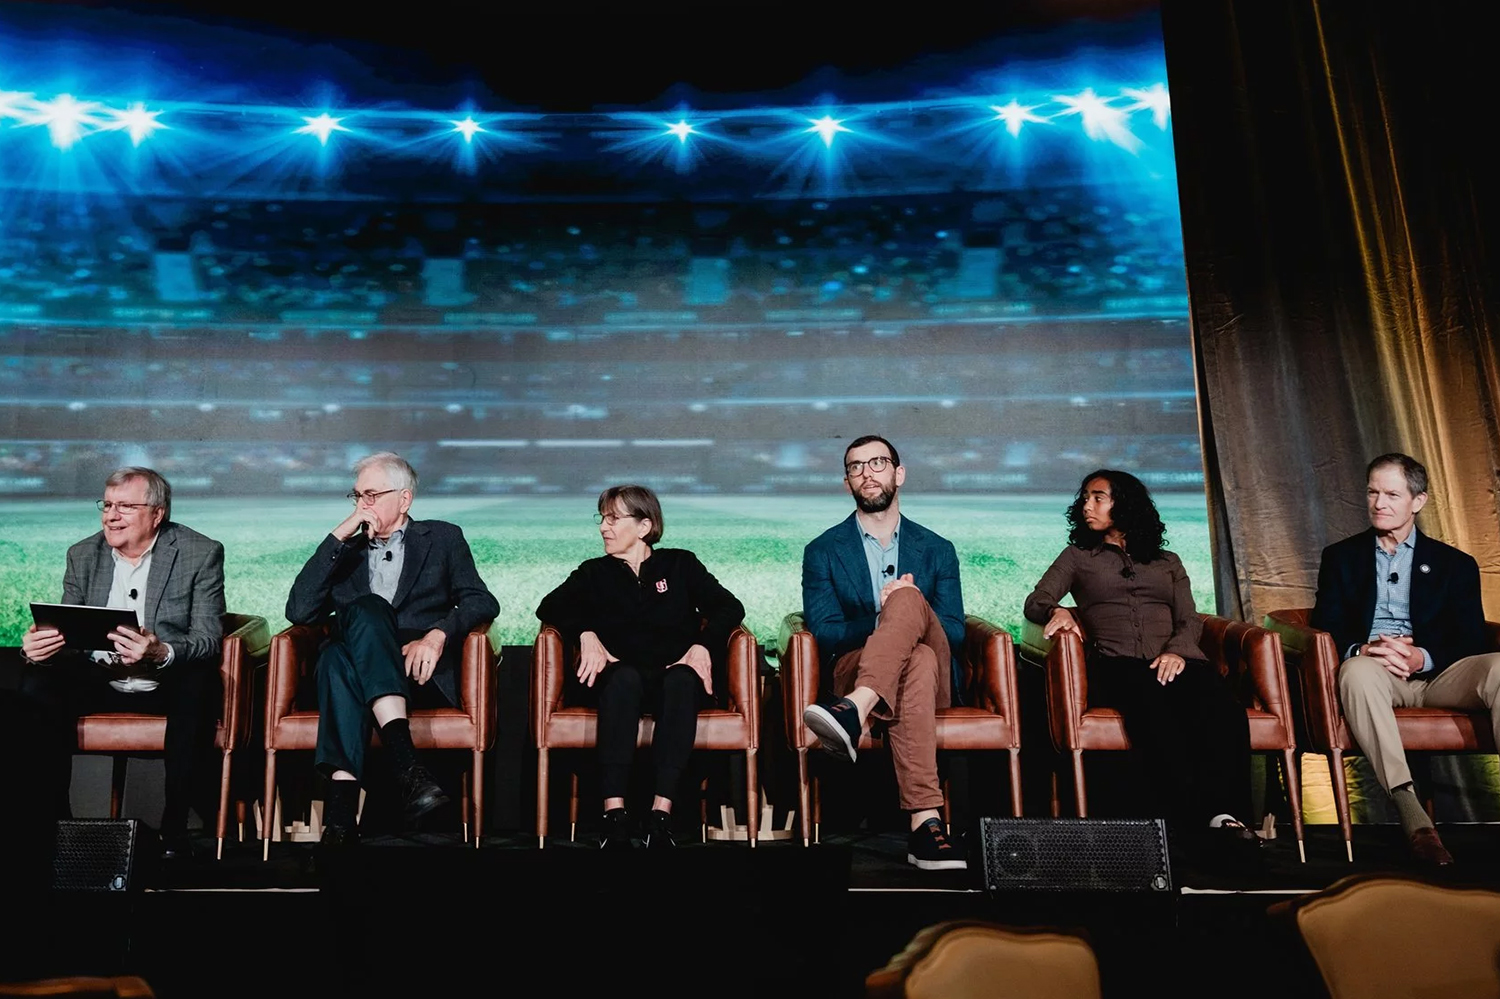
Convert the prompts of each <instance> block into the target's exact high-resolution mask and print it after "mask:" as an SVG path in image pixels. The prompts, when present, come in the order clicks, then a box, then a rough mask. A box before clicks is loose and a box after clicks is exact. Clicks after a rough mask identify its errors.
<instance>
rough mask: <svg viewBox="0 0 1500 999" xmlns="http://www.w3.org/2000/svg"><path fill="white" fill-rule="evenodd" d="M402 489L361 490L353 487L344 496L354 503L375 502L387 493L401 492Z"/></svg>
mask: <svg viewBox="0 0 1500 999" xmlns="http://www.w3.org/2000/svg"><path fill="white" fill-rule="evenodd" d="M400 491H401V490H399V489H366V490H365V491H364V492H360V491H359V490H358V489H351V490H349V491H348V492H347V493H345V494H344V498H345V499H347V500H350V501H352V502H354V503H374V502H375V501H376V500H378V499H380V497H382V496H384V495H385V494H386V493H399V492H400Z"/></svg>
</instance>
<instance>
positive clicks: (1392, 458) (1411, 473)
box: [1365, 451, 1427, 496]
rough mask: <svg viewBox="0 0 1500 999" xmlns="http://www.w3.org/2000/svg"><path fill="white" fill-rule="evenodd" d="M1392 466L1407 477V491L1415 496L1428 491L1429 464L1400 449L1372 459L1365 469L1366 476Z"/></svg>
mask: <svg viewBox="0 0 1500 999" xmlns="http://www.w3.org/2000/svg"><path fill="white" fill-rule="evenodd" d="M1390 467H1395V468H1399V469H1401V474H1402V475H1403V476H1404V477H1405V478H1406V491H1407V492H1409V493H1411V494H1412V495H1413V496H1420V495H1422V494H1423V493H1425V492H1426V491H1427V466H1426V465H1424V464H1422V463H1421V462H1420V461H1418V460H1417V459H1415V458H1413V457H1412V456H1411V455H1409V454H1402V453H1401V452H1400V451H1392V452H1391V453H1390V454H1383V455H1381V456H1380V457H1378V458H1376V459H1374V460H1373V461H1371V462H1370V464H1369V466H1368V467H1367V468H1366V469H1365V478H1366V479H1368V478H1369V477H1370V475H1371V474H1372V473H1373V472H1374V471H1375V469H1377V468H1390Z"/></svg>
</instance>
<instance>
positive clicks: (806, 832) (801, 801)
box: [797, 749, 813, 846]
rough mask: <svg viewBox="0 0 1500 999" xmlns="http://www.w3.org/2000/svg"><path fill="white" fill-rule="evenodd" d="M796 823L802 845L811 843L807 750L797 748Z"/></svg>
mask: <svg viewBox="0 0 1500 999" xmlns="http://www.w3.org/2000/svg"><path fill="white" fill-rule="evenodd" d="M797 824H798V825H799V826H801V828H802V845H803V846H811V845H812V835H813V828H812V791H811V788H810V786H809V783H808V779H807V750H806V749H799V750H797Z"/></svg>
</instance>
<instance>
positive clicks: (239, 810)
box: [234, 798, 245, 843]
mask: <svg viewBox="0 0 1500 999" xmlns="http://www.w3.org/2000/svg"><path fill="white" fill-rule="evenodd" d="M234 824H235V827H236V829H238V831H239V841H240V842H241V843H243V842H245V799H243V798H241V799H240V800H238V801H236V802H235V803H234Z"/></svg>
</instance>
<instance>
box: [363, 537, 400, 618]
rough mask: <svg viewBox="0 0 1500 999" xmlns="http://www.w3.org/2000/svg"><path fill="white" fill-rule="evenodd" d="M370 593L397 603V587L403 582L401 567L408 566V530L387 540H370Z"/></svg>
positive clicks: (389, 602)
mask: <svg viewBox="0 0 1500 999" xmlns="http://www.w3.org/2000/svg"><path fill="white" fill-rule="evenodd" d="M369 559H370V592H371V593H374V594H377V595H379V596H382V597H384V598H385V602H386V603H388V604H395V602H396V587H397V585H398V584H400V582H401V567H402V566H403V565H405V564H406V528H405V527H403V528H401V529H400V530H399V531H392V532H391V536H390V537H389V538H387V539H385V540H383V541H382V540H381V539H380V538H371V539H370V551H369Z"/></svg>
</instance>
